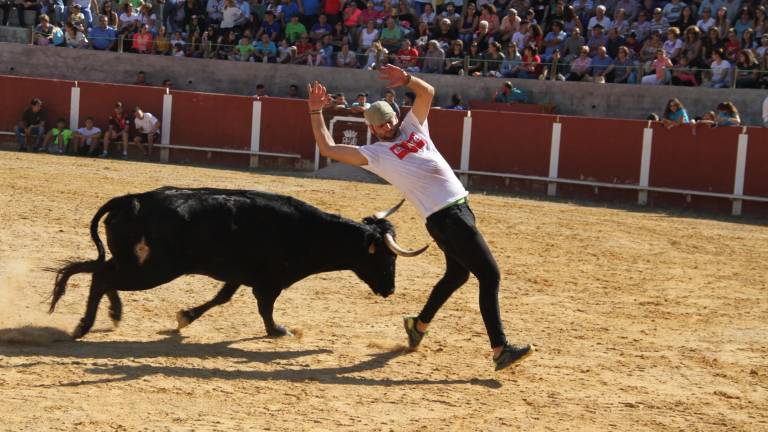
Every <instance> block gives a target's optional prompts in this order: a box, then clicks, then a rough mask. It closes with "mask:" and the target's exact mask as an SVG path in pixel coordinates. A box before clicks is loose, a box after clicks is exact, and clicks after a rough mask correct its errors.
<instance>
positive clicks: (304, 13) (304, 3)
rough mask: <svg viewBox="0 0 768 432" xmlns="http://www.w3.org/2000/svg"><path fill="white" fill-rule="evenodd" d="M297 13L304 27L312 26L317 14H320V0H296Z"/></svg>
mask: <svg viewBox="0 0 768 432" xmlns="http://www.w3.org/2000/svg"><path fill="white" fill-rule="evenodd" d="M298 2H299V13H300V14H301V19H300V21H301V23H302V24H304V26H305V27H306V28H310V27H312V24H314V23H315V22H316V21H317V16H318V15H320V9H321V6H322V5H321V4H320V0H298Z"/></svg>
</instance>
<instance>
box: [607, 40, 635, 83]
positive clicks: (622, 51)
mask: <svg viewBox="0 0 768 432" xmlns="http://www.w3.org/2000/svg"><path fill="white" fill-rule="evenodd" d="M632 66H633V64H632V59H630V57H629V48H627V47H625V46H622V47H619V51H618V55H617V56H616V58H615V59H613V63H611V65H610V66H608V69H606V71H605V76H607V77H609V79H610V81H611V82H612V83H615V84H627V83H630V82H631V81H630V78H631V77H632V76H633V75H632V69H633V67H632Z"/></svg>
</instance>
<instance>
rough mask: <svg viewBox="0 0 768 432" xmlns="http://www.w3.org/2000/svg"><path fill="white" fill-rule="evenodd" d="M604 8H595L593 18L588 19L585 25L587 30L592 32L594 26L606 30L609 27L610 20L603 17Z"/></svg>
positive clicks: (601, 6)
mask: <svg viewBox="0 0 768 432" xmlns="http://www.w3.org/2000/svg"><path fill="white" fill-rule="evenodd" d="M605 10H606V9H605V6H603V5H599V6H597V7H596V8H595V16H593V17H592V18H590V19H589V23H588V24H587V30H592V29H593V28H595V26H597V25H600V26H602V27H603V29H607V28H609V27H610V26H611V19H610V18H608V17H607V16H606V15H605Z"/></svg>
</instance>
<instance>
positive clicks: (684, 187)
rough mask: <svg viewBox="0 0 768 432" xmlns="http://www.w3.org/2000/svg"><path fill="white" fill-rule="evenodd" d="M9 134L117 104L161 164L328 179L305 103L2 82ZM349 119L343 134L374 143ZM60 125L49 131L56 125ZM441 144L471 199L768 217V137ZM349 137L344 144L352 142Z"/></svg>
mask: <svg viewBox="0 0 768 432" xmlns="http://www.w3.org/2000/svg"><path fill="white" fill-rule="evenodd" d="M0 94H2V95H3V102H2V103H1V104H0V131H5V132H6V133H7V132H10V131H12V130H13V126H14V125H15V124H16V123H17V122H18V119H19V118H20V116H21V112H22V111H23V110H24V109H25V108H26V107H27V105H28V104H29V101H30V100H31V99H32V97H40V98H42V99H43V101H44V103H45V108H46V110H47V117H48V119H47V120H48V122H52V121H53V120H54V119H55V118H58V117H64V118H68V119H69V123H70V125H71V127H76V126H77V125H78V124H79V123H82V120H83V119H84V118H85V117H93V118H94V120H95V122H96V124H97V125H99V126H101V127H103V126H105V125H106V121H107V118H108V116H109V115H110V113H111V112H112V107H113V106H114V103H115V102H116V101H118V100H119V101H122V102H123V103H124V105H125V106H126V107H127V108H128V109H132V107H133V106H136V105H138V106H141V107H142V108H144V110H145V111H148V112H151V113H153V114H155V115H157V116H158V117H159V118H160V119H161V121H162V135H161V145H160V147H161V152H160V154H159V158H160V161H162V162H191V163H198V164H215V165H228V166H234V167H242V168H246V167H257V166H282V167H289V168H298V169H306V170H309V169H317V168H318V167H320V166H321V165H322V162H323V161H321V160H320V158H319V155H318V154H317V148H316V146H315V144H314V138H313V135H312V130H311V128H310V122H309V116H308V113H307V108H306V102H305V101H303V100H298V99H282V98H269V97H267V98H261V99H257V98H254V97H245V96H234V95H220V94H209V93H195V92H186V91H175V90H171V91H170V92H169V91H167V90H166V89H164V88H159V87H143V86H131V85H117V84H101V83H92V82H74V81H62V80H48V79H37V78H24V77H15V76H0ZM346 115H347V114H341V116H337V117H332V118H328V119H327V120H328V121H329V124H330V123H331V122H332V123H333V126H334V129H335V130H334V134H335V136H336V135H338V136H339V137H342V138H348V139H351V140H356V141H357V142H358V143H360V144H362V143H363V142H366V141H368V139H369V137H368V136H367V131H366V130H365V128H364V127H362V125H359V124H358V125H356V124H355V123H354V122H355V121H356V120H355V119H351V118H347V117H346ZM49 124H50V123H49ZM429 128H430V133H431V135H432V138H433V140H434V141H435V143H436V144H437V146H438V147H439V148H440V150H441V152H442V153H443V155H444V156H445V158H446V160H447V161H448V162H449V163H450V164H451V166H452V167H453V168H454V169H455V170H456V172H457V173H458V174H459V175H460V177H461V178H462V180H463V181H464V182H465V183H466V184H468V185H469V186H472V187H479V188H486V189H487V188H491V189H496V190H501V191H526V192H540V193H542V194H543V193H546V194H548V195H550V196H565V197H580V198H598V199H600V200H607V201H623V202H635V203H638V204H640V205H664V206H668V207H674V208H696V209H707V210H715V211H718V212H729V213H732V214H734V215H742V214H745V215H749V216H756V217H766V216H768V129H765V128H755V127H724V128H714V129H711V128H706V127H701V126H699V127H693V126H681V127H677V128H674V129H671V130H667V129H665V128H663V127H661V125H659V124H657V123H654V124H651V123H650V122H646V121H634V120H619V119H601V118H585V117H570V116H556V115H546V114H528V113H513V112H498V111H486V110H473V111H471V112H470V111H450V110H441V109H433V110H432V112H431V113H430V117H429ZM345 131H346V132H347V133H346V135H344V132H345Z"/></svg>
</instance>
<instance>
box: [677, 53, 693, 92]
mask: <svg viewBox="0 0 768 432" xmlns="http://www.w3.org/2000/svg"><path fill="white" fill-rule="evenodd" d="M672 85H679V86H688V87H697V86H698V85H699V81H698V79H697V78H696V71H695V70H694V69H693V68H692V67H691V66H690V64H689V61H688V57H686V56H681V57H680V61H679V62H678V63H677V65H676V66H675V68H674V69H673V70H672Z"/></svg>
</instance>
